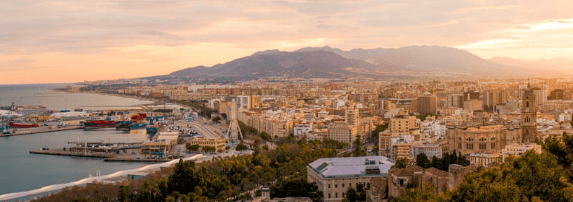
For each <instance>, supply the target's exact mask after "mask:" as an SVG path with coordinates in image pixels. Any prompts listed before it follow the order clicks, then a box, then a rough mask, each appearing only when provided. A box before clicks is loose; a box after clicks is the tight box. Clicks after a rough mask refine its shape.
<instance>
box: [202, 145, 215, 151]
mask: <svg viewBox="0 0 573 202" xmlns="http://www.w3.org/2000/svg"><path fill="white" fill-rule="evenodd" d="M201 151H203V152H215V151H217V149H216V148H215V147H210V146H203V147H201Z"/></svg>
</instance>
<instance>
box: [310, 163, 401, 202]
mask: <svg viewBox="0 0 573 202" xmlns="http://www.w3.org/2000/svg"><path fill="white" fill-rule="evenodd" d="M393 165H394V162H392V161H390V160H388V159H387V158H386V157H383V156H367V157H348V158H321V159H318V160H316V161H314V162H312V163H310V164H309V165H308V166H307V167H306V169H307V180H308V182H310V183H313V182H315V183H316V184H317V186H318V190H320V191H322V193H323V194H324V201H329V202H330V201H332V202H334V201H342V199H344V196H345V194H346V191H348V187H354V188H356V185H357V184H359V183H361V184H363V185H365V186H366V187H369V186H370V181H371V180H372V179H374V178H378V179H379V178H386V176H387V175H388V170H390V168H391V167H392V166H393Z"/></svg>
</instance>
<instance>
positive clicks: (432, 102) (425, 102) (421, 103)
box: [417, 93, 438, 115]
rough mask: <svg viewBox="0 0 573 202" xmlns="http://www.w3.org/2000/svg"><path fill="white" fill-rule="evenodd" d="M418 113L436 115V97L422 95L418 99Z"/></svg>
mask: <svg viewBox="0 0 573 202" xmlns="http://www.w3.org/2000/svg"><path fill="white" fill-rule="evenodd" d="M417 104H418V113H420V114H426V115H427V114H436V112H437V110H438V97H436V96H435V95H432V94H430V93H424V94H423V95H422V96H420V97H418V103H417Z"/></svg>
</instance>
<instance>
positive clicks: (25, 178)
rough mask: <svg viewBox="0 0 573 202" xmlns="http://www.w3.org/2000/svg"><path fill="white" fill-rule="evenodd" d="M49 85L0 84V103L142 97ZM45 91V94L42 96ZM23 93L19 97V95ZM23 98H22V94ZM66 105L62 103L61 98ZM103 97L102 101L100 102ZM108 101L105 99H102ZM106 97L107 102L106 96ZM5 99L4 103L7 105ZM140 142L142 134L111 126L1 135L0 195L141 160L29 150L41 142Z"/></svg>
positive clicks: (54, 105)
mask: <svg viewBox="0 0 573 202" xmlns="http://www.w3.org/2000/svg"><path fill="white" fill-rule="evenodd" d="M51 88H54V85H25V86H0V102H1V104H0V105H3V106H4V105H9V104H10V103H11V102H12V100H9V99H13V98H17V100H14V101H15V102H16V103H18V105H31V104H34V105H36V104H41V105H44V106H46V107H48V108H49V109H74V108H77V107H80V106H88V105H89V106H94V105H100V106H101V105H102V102H103V103H104V104H106V103H107V104H114V105H132V104H134V103H136V104H137V103H143V102H142V101H139V100H135V99H129V98H121V97H113V96H105V95H94V94H81V93H80V94H75V93H60V92H53V91H50V90H49V89H51ZM46 95H48V96H46ZM20 96H21V97H23V99H22V100H19V98H18V97H20ZM24 97H25V98H24ZM66 100H67V101H68V104H67V106H66V104H62V103H61V102H62V101H66ZM102 100H103V101H102ZM106 100H107V101H106ZM110 100H111V101H110ZM6 103H8V104H6ZM78 138H79V139H80V141H101V140H104V141H108V142H119V141H125V142H127V141H129V142H132V141H143V140H145V139H147V138H150V136H148V135H147V134H129V133H123V132H118V131H115V130H107V131H83V130H71V131H62V132H54V133H38V134H34V135H23V136H13V137H2V138H0V195H2V194H6V193H12V192H20V191H28V190H32V189H37V188H41V187H44V186H47V185H52V184H59V183H67V182H73V181H77V180H80V179H83V178H86V177H88V174H92V175H95V173H96V170H100V172H101V174H102V175H107V174H111V173H114V172H117V171H120V170H127V169H134V168H139V167H142V166H144V165H145V164H144V163H118V162H114V163H112V162H104V161H103V160H102V159H94V158H81V157H67V156H51V155H39V154H30V153H29V151H30V150H32V149H37V148H42V147H52V148H56V147H69V146H70V145H68V144H67V142H68V141H77V140H78Z"/></svg>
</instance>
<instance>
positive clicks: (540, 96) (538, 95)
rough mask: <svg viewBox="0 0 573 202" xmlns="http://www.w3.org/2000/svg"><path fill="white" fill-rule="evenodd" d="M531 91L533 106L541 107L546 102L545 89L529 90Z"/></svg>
mask: <svg viewBox="0 0 573 202" xmlns="http://www.w3.org/2000/svg"><path fill="white" fill-rule="evenodd" d="M531 91H533V95H534V96H535V97H534V98H535V104H537V105H543V104H545V102H547V89H546V88H545V87H544V88H531ZM524 99H525V98H524Z"/></svg>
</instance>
